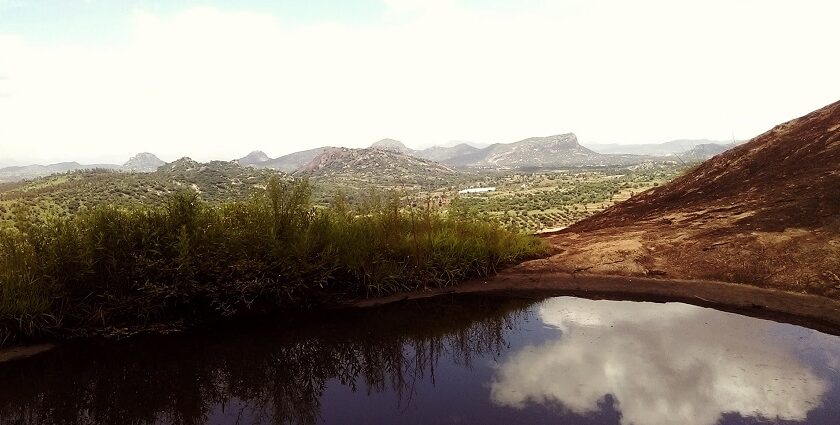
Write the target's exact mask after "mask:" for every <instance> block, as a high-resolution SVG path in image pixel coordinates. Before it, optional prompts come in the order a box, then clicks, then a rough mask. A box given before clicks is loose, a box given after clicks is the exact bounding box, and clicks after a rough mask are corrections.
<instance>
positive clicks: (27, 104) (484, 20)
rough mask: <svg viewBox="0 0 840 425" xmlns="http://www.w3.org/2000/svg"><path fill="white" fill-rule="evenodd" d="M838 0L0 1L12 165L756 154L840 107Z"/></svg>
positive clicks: (3, 141)
mask: <svg viewBox="0 0 840 425" xmlns="http://www.w3.org/2000/svg"><path fill="white" fill-rule="evenodd" d="M838 16H840V2H838V1H836V0H792V1H776V0H699V1H677V0H635V1H625V0H558V1H543V0H518V1H514V0H511V1H504V0H484V1H482V0H461V1H459V0H359V1H351V0H309V1H291V0H274V1H269V0H239V1H235V2H234V1H229V2H222V1H193V0H167V1H132V0H122V1H116V0H114V1H103V0H30V1H25V0H0V164H4V163H5V164H8V163H13V162H17V163H31V162H37V163H49V162H58V161H68V160H76V161H79V162H84V163H95V162H112V163H122V162H124V161H125V160H126V159H127V158H128V157H129V156H131V155H133V154H134V153H137V152H140V151H148V152H153V153H155V154H157V155H158V156H160V157H161V158H162V159H164V160H167V161H169V160H174V159H177V158H179V157H181V156H190V157H192V158H194V159H197V160H201V161H206V160H210V159H233V158H238V157H241V156H244V155H245V154H247V153H248V152H250V151H252V150H256V149H260V150H263V151H265V152H266V153H267V154H269V155H270V156H272V157H276V156H279V155H282V154H286V153H290V152H294V151H298V150H302V149H307V148H314V147H318V146H324V145H331V146H348V147H365V146H368V145H370V144H371V143H373V142H375V141H377V140H379V139H383V138H394V139H398V140H401V141H403V142H404V143H406V144H407V145H409V146H412V147H424V146H431V145H435V144H446V143H448V142H451V141H453V140H458V141H471V142H474V143H479V144H488V143H495V142H503V143H504V142H514V141H517V140H521V139H524V138H527V137H532V136H547V135H552V134H559V133H567V132H574V133H575V134H576V135H577V136H578V139H579V140H580V141H581V142H582V143H584V144H587V143H590V144H591V143H621V144H629V143H659V142H665V141H668V140H674V139H686V138H707V139H715V140H731V139H733V138H735V139H739V140H740V139H748V138H751V137H753V136H756V135H758V134H760V133H762V132H764V131H766V130H769V129H770V128H772V126H774V125H776V124H779V123H781V122H784V121H787V120H789V119H792V118H795V117H797V116H801V115H803V114H806V113H808V112H810V111H812V110H814V109H817V108H819V107H822V106H824V105H827V104H829V103H832V102H834V101H837V100H838V99H840V78H838V76H840V54H838V48H837V40H838V32H837V26H836V19H837V17H838Z"/></svg>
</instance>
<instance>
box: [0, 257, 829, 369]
mask: <svg viewBox="0 0 840 425" xmlns="http://www.w3.org/2000/svg"><path fill="white" fill-rule="evenodd" d="M467 294H472V295H490V296H502V297H522V298H535V299H537V298H549V297H556V296H571V297H578V298H586V299H595V300H597V299H608V300H622V301H637V302H660V303H664V302H681V303H685V304H692V305H696V306H700V307H707V308H713V309H715V310H719V311H725V312H731V313H736V314H741V315H744V316H750V317H755V318H759V319H766V320H773V321H777V322H783V323H790V324H794V325H798V326H803V327H806V328H810V329H814V330H816V331H819V332H823V333H827V334H832V335H840V301H835V300H832V299H829V298H826V297H821V296H818V295H808V294H800V293H794V292H787V291H781V290H776V289H768V288H760V287H756V286H751V285H744V284H737V283H728V282H716V281H702V280H680V279H667V280H666V279H653V278H643V277H628V276H611V275H595V274H580V273H563V272H550V273H527V272H526V273H522V272H504V271H503V272H501V273H500V274H498V275H496V276H493V277H490V278H486V279H474V280H470V281H466V282H463V283H461V284H458V285H455V286H450V287H446V288H435V289H428V290H421V291H412V292H404V293H399V294H394V295H389V296H384V297H375V298H366V299H352V300H345V301H343V302H339V303H336V304H332V305H325V306H323V308H322V310H324V311H327V310H344V309H364V308H371V307H377V306H384V305H387V304H393V303H397V302H401V301H411V300H419V299H426V298H432V297H440V296H451V295H467ZM311 313H316V314H317V309H316V310H314V311H313V312H311ZM188 329H191V327H187V328H185V329H179V330H177V331H181V330H188ZM170 331H171V330H170ZM138 333H144V334H154V333H161V334H165V333H171V332H161V331H160V330H158V331H156V330H154V329H152V330H142V332H138ZM60 343H61V342H60V341H58V342H42V343H36V344H27V345H20V346H10V347H5V348H0V364H2V363H5V362H9V361H12V360H17V359H22V358H27V357H31V356H34V355H38V354H41V353H44V352H47V351H50V350H51V349H53V348H55V347H56V346H57V345H58V344H60Z"/></svg>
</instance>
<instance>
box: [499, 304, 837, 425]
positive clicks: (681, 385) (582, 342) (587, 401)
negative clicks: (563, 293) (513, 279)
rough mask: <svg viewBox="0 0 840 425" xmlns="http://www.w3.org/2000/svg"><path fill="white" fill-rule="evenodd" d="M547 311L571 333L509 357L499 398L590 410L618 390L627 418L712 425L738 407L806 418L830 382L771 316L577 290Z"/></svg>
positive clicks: (653, 423)
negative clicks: (592, 296) (612, 298)
mask: <svg viewBox="0 0 840 425" xmlns="http://www.w3.org/2000/svg"><path fill="white" fill-rule="evenodd" d="M540 315H541V317H542V319H543V321H544V322H545V323H547V324H549V325H554V326H556V327H558V328H560V329H563V330H564V332H563V337H562V338H561V339H559V340H556V341H549V342H546V343H545V344H542V345H539V346H531V347H526V348H524V349H522V350H521V351H520V352H519V353H517V354H515V355H514V356H512V357H511V358H510V359H508V360H507V361H506V362H505V363H503V364H502V365H501V367H500V368H499V370H498V374H497V377H496V379H495V382H493V384H492V386H491V398H492V400H493V402H495V403H497V404H499V405H502V406H509V407H514V408H523V407H524V406H525V405H527V404H529V403H536V404H546V405H549V406H550V405H552V404H555V403H561V404H562V405H564V406H566V407H567V408H569V409H570V410H572V411H574V412H576V413H579V414H585V413H587V412H593V411H597V410H598V409H599V405H598V402H599V401H600V400H603V399H604V397H605V396H606V395H608V394H611V395H612V396H613V397H614V399H615V400H616V403H617V408H618V410H620V412H621V415H622V424H626V425H629V424H635V425H659V424H675V423H678V424H685V425H713V424H715V423H717V422H718V420H719V419H720V417H721V415H722V414H723V413H730V412H736V413H739V414H741V415H743V416H761V417H765V418H774V419H775V418H779V419H783V420H804V419H805V418H806V415H807V413H808V412H809V411H810V410H811V409H814V408H816V407H818V406H819V404H820V400H821V399H822V397H823V395H824V394H825V392H826V391H827V389H828V384H827V383H826V382H825V381H823V380H822V379H820V378H819V377H818V376H816V375H815V373H814V372H813V371H812V370H811V369H810V368H809V367H808V366H807V365H805V364H803V362H802V360H800V359H799V358H798V357H797V355H796V354H795V353H792V352H791V350H790V347H791V346H795V345H788V344H783V343H777V342H781V341H774V337H773V336H772V335H773V332H772V330H771V327H772V326H773V324H772V323H771V322H764V321H758V320H744V319H743V318H740V317H738V316H736V315H732V314H727V313H720V312H716V311H713V310H708V309H700V308H697V307H693V306H688V305H683V304H666V305H654V304H638V303H621V302H609V301H589V300H580V299H569V298H558V299H553V300H549V301H548V302H546V303H545V304H544V305H543V307H542V308H541V309H540ZM788 343H789V344H795V343H796V342H795V341H788ZM800 343H801V342H800ZM835 349H837V347H835Z"/></svg>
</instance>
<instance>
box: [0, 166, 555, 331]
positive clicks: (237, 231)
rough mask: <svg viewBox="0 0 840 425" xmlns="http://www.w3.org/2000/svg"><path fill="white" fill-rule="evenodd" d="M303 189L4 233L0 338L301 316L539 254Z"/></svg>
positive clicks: (493, 231) (139, 209) (180, 202)
mask: <svg viewBox="0 0 840 425" xmlns="http://www.w3.org/2000/svg"><path fill="white" fill-rule="evenodd" d="M310 198H311V187H310V185H309V184H308V183H307V182H305V181H297V182H283V181H279V180H276V179H272V180H270V181H269V182H268V184H267V185H266V188H265V190H264V191H262V192H261V193H259V194H256V195H255V196H254V197H253V199H251V200H249V201H247V202H236V203H227V204H222V205H211V204H207V203H204V202H201V201H200V200H199V199H198V197H197V195H196V194H194V193H187V192H184V193H179V194H177V195H174V196H173V197H172V198H171V199H170V200H169V201H168V203H167V204H166V205H165V206H163V207H144V206H135V207H131V208H117V207H112V206H103V207H97V208H93V209H89V210H84V211H81V212H80V213H79V214H77V215H75V216H72V217H65V218H54V219H50V220H46V221H39V220H37V219H34V218H31V217H28V216H27V214H26V213H25V211H24V212H22V213H20V214H19V215H18V217H17V219H16V220H15V224H14V225H13V226H7V227H6V228H0V342H3V341H9V340H11V339H12V338H29V337H37V336H41V335H43V334H50V333H60V332H61V331H67V330H74V329H75V330H79V329H81V330H96V329H102V328H105V327H111V326H141V327H142V326H144V325H150V324H166V323H172V322H175V321H198V320H204V319H212V318H218V317H224V316H231V315H237V314H243V313H248V312H266V311H272V310H278V309H280V310H288V309H303V308H308V307H310V306H312V305H313V304H317V303H323V302H330V301H332V300H335V299H336V298H337V297H338V298H340V297H346V296H378V295H385V294H390V293H394V292H399V291H409V290H415V289H420V288H427V287H443V286H447V285H452V284H454V283H457V282H459V281H461V280H463V279H467V278H471V277H480V276H487V275H490V274H492V273H494V272H495V271H496V270H497V269H498V268H499V267H501V266H504V265H506V264H511V263H514V262H517V261H521V260H523V259H527V258H533V257H537V256H541V255H544V254H545V253H546V251H547V246H546V244H545V243H544V242H542V241H541V240H539V239H536V238H534V237H531V236H526V235H522V234H517V233H514V232H511V231H509V230H506V229H503V228H501V227H500V226H499V225H498V224H497V223H494V222H488V221H483V220H478V219H476V218H475V217H474V216H472V215H470V214H469V213H466V212H463V211H457V210H456V211H452V212H450V213H442V212H439V211H435V210H433V209H431V208H416V207H405V206H403V205H401V203H400V199H399V197H396V196H372V197H371V198H370V199H368V200H367V201H366V202H364V203H363V204H362V205H361V206H359V207H357V208H351V207H350V206H349V205H348V204H347V202H345V201H344V200H343V199H342V198H340V197H339V198H337V199H336V201H335V202H334V203H333V205H332V206H331V207H329V208H313V206H312V204H311V200H310Z"/></svg>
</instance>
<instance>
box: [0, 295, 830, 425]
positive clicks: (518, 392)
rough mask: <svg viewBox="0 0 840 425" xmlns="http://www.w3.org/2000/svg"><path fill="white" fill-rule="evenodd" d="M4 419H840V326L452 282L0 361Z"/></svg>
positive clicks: (0, 417) (688, 424) (692, 422)
mask: <svg viewBox="0 0 840 425" xmlns="http://www.w3.org/2000/svg"><path fill="white" fill-rule="evenodd" d="M0 423H2V424H149V423H161V424H168V423H177V424H275V423H292V424H298V423H302V424H310V423H329V424H376V423H402V424H529V423H560V424H623V425H629V424H636V425H659V424H685V425H712V424H767V423H782V424H789V423H790V424H794V423H804V424H825V425H837V424H840V338H838V337H834V336H830V335H825V334H821V333H819V332H816V331H812V330H809V329H806V328H801V327H797V326H792V325H787V324H779V323H775V322H771V321H765V320H759V319H754V318H749V317H744V316H739V315H735V314H730V313H723V312H719V311H716V310H711V309H706V308H700V307H695V306H690V305H686V304H679V303H668V304H656V303H640V302H627V301H592V300H585V299H578V298H569V297H560V298H551V299H547V300H542V301H533V300H531V301H529V300H521V299H505V298H496V297H467V296H460V297H450V298H439V299H434V300H425V301H416V302H407V303H401V304H395V305H390V306H386V307H382V308H376V309H369V310H357V311H346V312H334V313H330V314H329V315H327V316H318V317H304V318H298V319H296V320H283V321H282V322H280V323H273V324H266V323H261V324H253V323H250V324H247V326H244V325H242V324H240V325H238V326H231V327H229V328H225V329H214V330H213V331H197V332H192V333H189V334H186V335H174V336H166V337H143V338H132V339H128V340H124V341H116V342H114V341H109V342H90V341H87V342H80V343H76V344H69V345H65V346H63V347H61V348H59V349H57V350H54V351H52V352H49V353H46V354H42V355H39V356H36V357H33V358H30V359H25V360H20V361H16V362H12V363H7V364H0Z"/></svg>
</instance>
